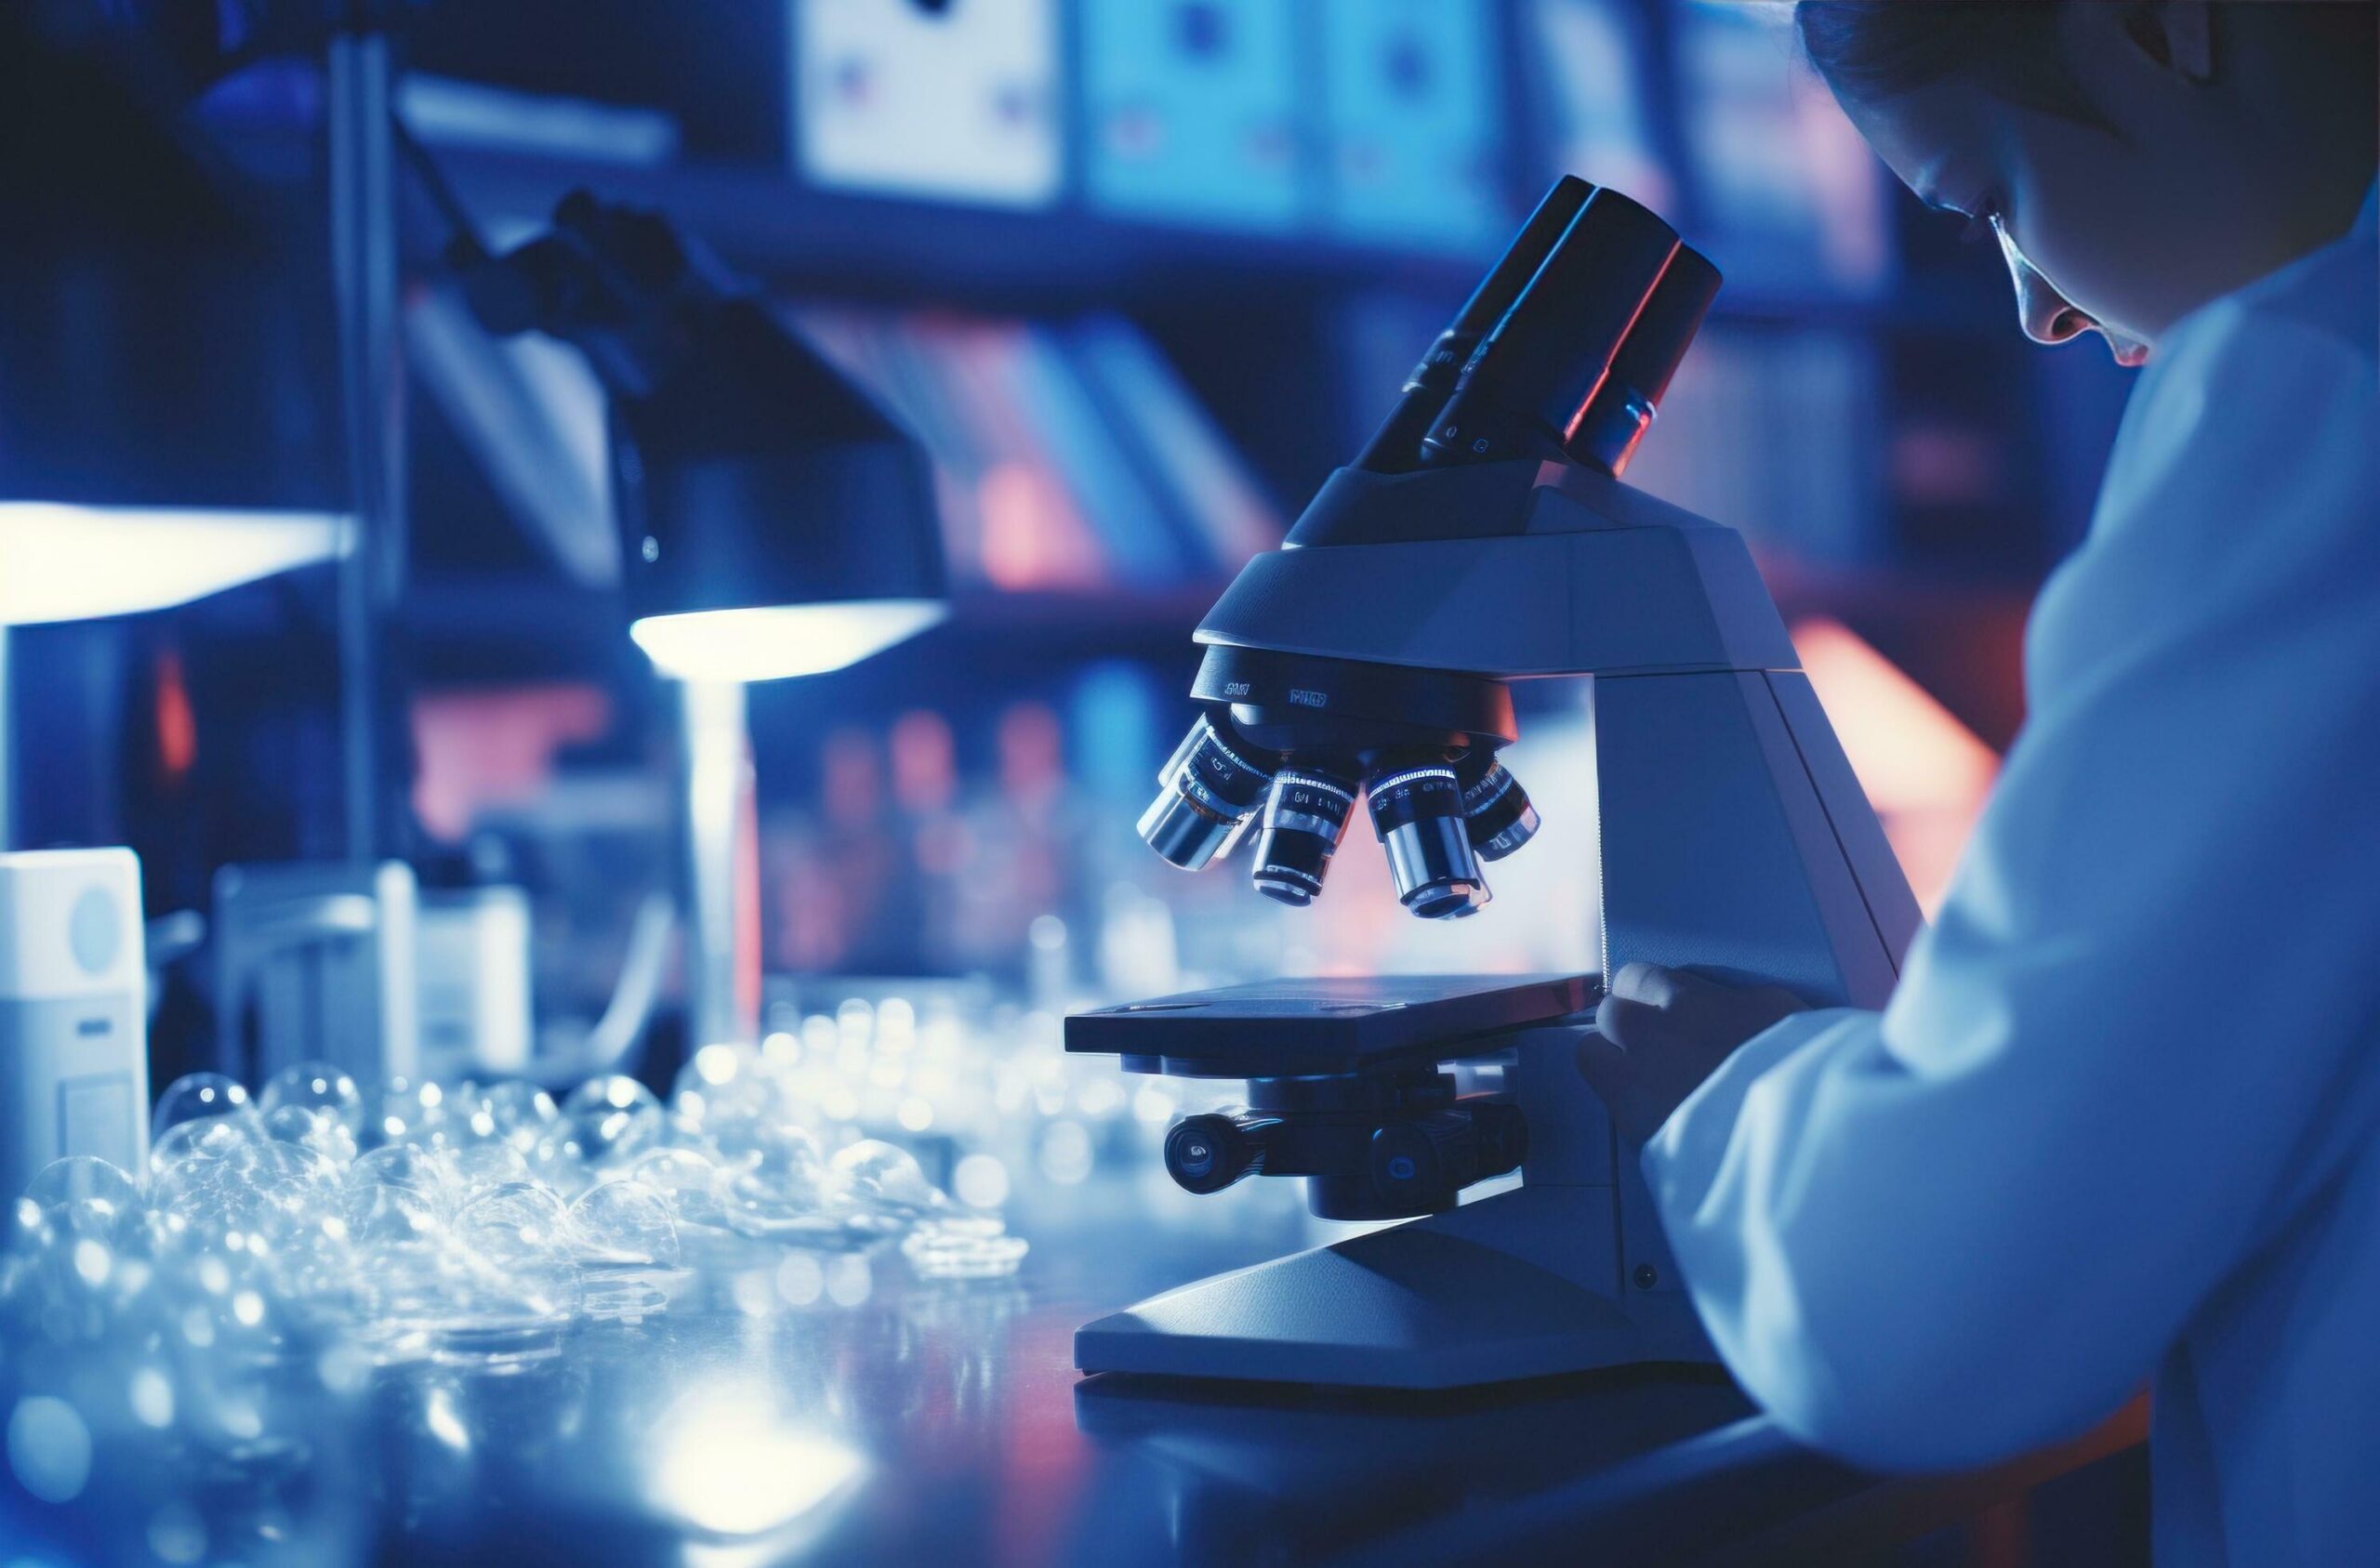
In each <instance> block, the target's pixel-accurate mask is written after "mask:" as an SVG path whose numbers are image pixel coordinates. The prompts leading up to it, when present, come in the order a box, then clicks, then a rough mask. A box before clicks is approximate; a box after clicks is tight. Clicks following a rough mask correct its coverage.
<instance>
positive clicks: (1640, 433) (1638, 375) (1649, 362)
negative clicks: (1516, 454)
mask: <svg viewBox="0 0 2380 1568" xmlns="http://www.w3.org/2000/svg"><path fill="white" fill-rule="evenodd" d="M1718 295H1719V269H1717V268H1716V267H1713V266H1712V265H1711V263H1710V261H1709V260H1708V259H1707V258H1706V257H1703V256H1702V254H1701V253H1700V252H1699V251H1695V250H1691V249H1689V248H1687V247H1686V246H1685V245H1680V246H1678V247H1677V254H1676V255H1675V256H1673V257H1671V258H1670V264H1669V266H1668V267H1667V268H1666V269H1664V270H1662V272H1661V281H1660V282H1659V283H1657V284H1655V285H1654V288H1653V293H1652V296H1651V297H1650V298H1648V299H1646V301H1645V308H1644V310H1640V311H1638V312H1637V315H1636V323H1635V324H1634V325H1633V326H1632V327H1630V328H1629V329H1628V340H1627V341H1626V342H1624V343H1622V344H1621V345H1620V352H1619V353H1617V354H1615V355H1613V356H1612V361H1611V370H1610V372H1609V374H1607V375H1606V376H1604V378H1603V384H1602V385H1601V386H1600V387H1597V388H1596V389H1595V390H1594V392H1593V395H1591V396H1590V397H1589V398H1588V399H1587V402H1586V403H1585V405H1584V406H1583V407H1581V408H1580V410H1579V412H1578V415H1577V416H1576V417H1574V418H1573V419H1572V420H1571V421H1570V428H1569V432H1568V439H1567V440H1566V441H1564V442H1563V450H1564V451H1566V452H1567V453H1568V454H1569V455H1571V456H1572V457H1573V458H1575V459H1577V460H1578V461H1579V462H1581V463H1588V464H1592V465H1593V466H1594V467H1596V468H1601V469H1603V470H1604V471H1605V472H1607V473H1609V474H1612V475H1614V476H1615V477H1616V476H1618V475H1619V474H1620V473H1622V472H1624V471H1625V470H1626V469H1627V468H1628V463H1629V459H1631V458H1633V456H1635V455H1636V443H1637V442H1638V441H1642V440H1643V439H1644V436H1645V432H1646V429H1647V428H1650V427H1651V425H1652V423H1653V414H1654V411H1655V410H1656V409H1657V408H1659V405H1660V402H1661V398H1662V396H1663V394H1665V393H1667V392H1668V391H1669V389H1670V377H1671V376H1675V375H1676V374H1677V367H1678V365H1679V363H1680V362H1683V361H1684V360H1685V358H1686V349H1687V347H1688V346H1690V345H1691V344H1692V343H1693V342H1694V335H1695V334H1696V333H1697V332H1699V331H1700V330H1701V328H1702V318H1703V316H1704V315H1706V314H1707V313H1708V312H1709V311H1710V309H1711V301H1712V300H1713V299H1715V298H1717V297H1718Z"/></svg>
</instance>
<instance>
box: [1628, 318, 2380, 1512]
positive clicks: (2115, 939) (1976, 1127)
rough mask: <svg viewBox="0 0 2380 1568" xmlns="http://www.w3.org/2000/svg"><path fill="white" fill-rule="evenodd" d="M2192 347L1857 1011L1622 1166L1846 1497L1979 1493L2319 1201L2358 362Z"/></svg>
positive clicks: (2370, 874)
mask: <svg viewBox="0 0 2380 1568" xmlns="http://www.w3.org/2000/svg"><path fill="white" fill-rule="evenodd" d="M2227 311H2228V314H2227ZM2202 317H2203V319H2201V318H2194V319H2193V322H2192V323H2185V330H2177V331H2176V332H2175V334H2174V335H2172V343H2171V349H2170V353H2169V354H2168V355H2165V356H2161V360H2160V362H2159V363H2158V364H2157V365H2156V366H2155V367H2152V369H2151V371H2150V372H2149V378H2147V379H2144V382H2143V384H2142V385H2141V386H2140V387H2139V388H2138V389H2136V393H2135V401H2134V404H2133V407H2132V408H2131V409H2130V410H2129V411H2128V412H2127V415H2126V422H2125V426H2124V428H2123V430H2122V434H2121V435H2120V437H2119V440H2118V444H2117V449H2116V453H2115V456H2114V460H2113V462H2112V464H2111V467H2110V472H2109V486H2108V489H2107V491H2106V493H2105V494H2104V496H2103V499H2102V502H2101V507H2100V512H2099V516H2098V517H2097V519H2096V520H2095V523H2094V527H2093V531H2092V536H2091V538H2090V540H2089V542H2088V543H2087V544H2086V545H2085V546H2084V547H2083V549H2082V550H2080V551H2079V552H2078V553H2077V555H2076V556H2075V557H2074V558H2073V559H2072V560H2069V562H2068V564H2067V565H2066V566H2065V567H2064V568H2062V569H2061V571H2060V572H2059V573H2057V574H2056V577H2055V578H2054V579H2053V581H2052V583H2051V585H2050V586H2049V587H2048V589H2047V590H2046V591H2045V593H2044V595H2043V600H2042V602H2041V604H2040V606H2039V607H2038V609H2037V611H2036V613H2035V617H2034V620H2033V625H2032V627H2031V630H2030V636H2029V639H2028V649H2027V662H2028V678H2029V686H2030V690H2031V692H2032V693H2033V695H2034V702H2035V709H2034V713H2033V717H2032V718H2031V719H2030V723H2029V724H2028V727H2027V729H2026V731H2025V732H2024V734H2023V735H2022V736H2021V737H2020V738H2019V740H2018V742H2017V743H2016V745H2015V747H2014V748H2013V750H2012V751H2011V753H2010V756H2009V758H2008V759H2007V764H2006V767H2005V770H2004V771H2003V775H2002V779H2001V782H2000V785H1999V787H1998V789H1997V791H1996V793H1995V795H1994V797H1993V799H1992V801H1991V803H1990V807H1989V809H1988V810H1987V811H1986V813H1985V815H1984V818H1983V820H1982V822H1981V824H1979V826H1978V829H1977V836H1976V837H1975V840H1974V841H1973V843H1972V844H1971V846H1970V849H1969V850H1968V853H1967V855H1966V857H1965V859H1964V862H1963V863H1962V865H1961V867H1960V870H1959V872H1958V874H1957V876H1955V878H1954V880H1953V885H1952V887H1951V889H1950V893H1949V894H1948V896H1947V899H1946V902H1945V903H1944V906H1943V908H1942V910H1941V912H1940V916H1939V917H1938V921H1937V924H1936V925H1935V927H1934V928H1933V929H1931V930H1930V931H1928V932H1926V933H1925V934H1924V935H1923V936H1921V938H1920V939H1919V941H1918V942H1917V943H1916V944H1915V947H1914V948H1913V950H1912V953H1911V958H1910V962H1909V964H1908V966H1907V968H1906V969H1905V971H1904V973H1903V975H1902V978H1901V981H1900V984H1899V987H1898V989H1897V991H1896V992H1895V994H1894V995H1893V998H1892V1000H1891V1003H1890V1005H1889V1006H1888V1008H1886V1009H1885V1011H1884V1012H1883V1013H1882V1014H1877V1013H1871V1012H1864V1011H1856V1010H1846V1009H1837V1010H1831V1011H1822V1012H1814V1013H1807V1014H1803V1015H1799V1016H1796V1017H1794V1018H1792V1019H1789V1020H1787V1021H1784V1022H1783V1023H1780V1024H1779V1025H1778V1026H1777V1027H1775V1028H1774V1029H1771V1030H1769V1031H1767V1032H1765V1034H1761V1035H1759V1036H1757V1037H1755V1038H1754V1039H1753V1040H1752V1041H1750V1042H1749V1043H1747V1044H1746V1045H1745V1046H1744V1047H1743V1048H1741V1049H1740V1050H1739V1051H1738V1052H1737V1053H1736V1054H1735V1055H1734V1056H1733V1057H1731V1058H1730V1059H1729V1060H1728V1061H1727V1062H1726V1064H1725V1065H1723V1066H1722V1068H1721V1069H1720V1070H1719V1072H1718V1073H1717V1074H1714V1075H1713V1076H1712V1078H1711V1079H1710V1080H1709V1081H1708V1082H1707V1083H1705V1084H1704V1085H1703V1086H1702V1087H1701V1088H1700V1089H1699V1090H1698V1091H1697V1093H1696V1094H1695V1095H1694V1096H1693V1097H1692V1098H1690V1099H1689V1100H1687V1101H1686V1103H1685V1104H1684V1105H1682V1106H1681V1107H1680V1108H1679V1109H1678V1111H1677V1112H1676V1113H1674V1114H1673V1116H1672V1117H1671V1118H1670V1120H1669V1121H1668V1122H1667V1123H1666V1124H1665V1125H1664V1127H1662V1128H1661V1130H1660V1132H1659V1134H1658V1136H1657V1137H1656V1138H1655V1139H1654V1140H1653V1141H1652V1143H1651V1144H1650V1145H1649V1146H1648V1147H1647V1148H1646V1151H1645V1155H1644V1168H1645V1171H1646V1177H1647V1179H1648V1182H1649V1184H1650V1187H1651V1190H1652V1192H1653V1193H1654V1196H1655V1200H1656V1203H1657V1205H1658V1206H1659V1212H1660V1214H1661V1216H1662V1219H1663V1223H1664V1227H1665V1229H1666V1231H1667V1233H1668V1238H1669V1241H1670V1244H1671V1245H1672V1247H1673V1250H1674V1251H1675V1253H1676V1255H1677V1258H1678V1260H1679V1264H1680V1266H1681V1269H1682V1271H1683V1273H1684V1276H1685V1279H1686V1284H1687V1286H1688V1288H1689V1289H1690V1290H1691V1291H1692V1293H1693V1296H1694V1298H1695V1301H1696V1305H1697V1307H1698V1309H1699V1311H1700V1313H1701V1316H1702V1319H1703V1321H1704V1323H1705V1324H1706V1325H1707V1326H1708V1327H1709V1329H1710V1331H1711V1333H1712V1337H1713V1339H1714V1341H1715V1343H1716V1345H1717V1348H1718V1349H1719V1351H1720V1352H1721V1354H1722V1355H1723V1356H1724V1357H1725V1359H1726V1363H1727V1364H1728V1365H1729V1367H1730V1368H1731V1369H1732V1370H1733V1371H1734V1372H1735V1373H1736V1375H1737V1376H1738V1377H1739V1379H1740V1380H1741V1381H1742V1383H1743V1384H1744V1385H1745V1387H1746V1388H1747V1390H1749V1391H1750V1392H1751V1393H1752V1394H1753V1395H1754V1396H1755V1397H1756V1398H1757V1399H1759V1400H1760V1401H1761V1403H1763V1404H1764V1405H1765V1406H1766V1407H1767V1408H1768V1409H1769V1410H1770V1411H1771V1412H1773V1414H1774V1415H1775V1416H1776V1417H1777V1418H1778V1420H1779V1421H1780V1422H1781V1423H1782V1424H1783V1425H1784V1426H1785V1428H1786V1429H1787V1430H1790V1431H1791V1432H1792V1433H1794V1434H1795V1435H1796V1436H1798V1437H1800V1438H1802V1439H1803V1440H1805V1441H1806V1442H1810V1443H1814V1444H1817V1445H1818V1446H1821V1447H1824V1448H1827V1449H1830V1450H1832V1451H1834V1452H1837V1453H1840V1454H1842V1455H1844V1456H1847V1457H1849V1458H1851V1459H1853V1460H1855V1461H1858V1462H1862V1463H1866V1464H1869V1465H1872V1466H1876V1467H1878V1468H1883V1469H1930V1468H1939V1467H1949V1466H1957V1465H1965V1464H1973V1463H1980V1462H1985V1461H1988V1460H1990V1459H1993V1458H1997V1457H2000V1456H2006V1455H2008V1454H2011V1453H2015V1452H2018V1451H2021V1450H2023V1449H2025V1448H2028V1447H2030V1446H2033V1445H2036V1444H2038V1443H2043V1442H2046V1441H2049V1440H2052V1439H2055V1438H2057V1437H2060V1436H2063V1435H2066V1434H2068V1433H2070V1432H2073V1431H2076V1430H2082V1429H2083V1428H2084V1427H2087V1425H2088V1424H2089V1423H2090V1422H2092V1421H2093V1420H2095V1419H2096V1418H2097V1417H2099V1416H2103V1415H2105V1414H2106V1413H2107V1412H2109V1410H2111V1409H2112V1408H2114V1407H2115V1406H2116V1405H2117V1404H2119V1403H2121V1402H2122V1399H2123V1398H2124V1397H2126V1396H2127V1395H2128V1394H2129V1392H2130V1391H2131V1390H2134V1389H2135V1388H2136V1387H2137V1386H2138V1385H2139V1383H2140V1382H2141V1380H2142V1379H2143V1377H2145V1376H2146V1375H2147V1374H2148V1373H2149V1371H2150V1369H2151V1368H2152V1366H2153V1365H2154V1364H2155V1362H2156V1361H2157V1359H2158V1357H2159V1356H2160V1355H2161V1353H2162V1351H2164V1350H2165V1349H2166V1348H2167V1347H2168V1346H2169V1345H2170V1344H2171V1343H2172V1342H2173V1341H2174V1340H2175V1337H2177V1335H2178V1334H2179V1332H2180V1330H2181V1329H2182V1327H2183V1325H2184V1324H2185V1323H2186V1321H2187V1319H2188V1316H2189V1315H2190V1313H2191V1312H2192V1311H2193V1310H2194V1308H2195V1307H2196V1306H2197V1305H2198V1304H2199V1303H2200V1302H2201V1301H2202V1299H2203V1298H2205V1297H2206V1295H2207V1294H2208V1292H2209V1291H2210V1290H2211V1289H2212V1288H2213V1287H2214V1286H2215V1285H2216V1284H2217V1283H2218V1282H2219V1281H2220V1280H2221V1279H2222V1278H2223V1276H2224V1275H2226V1274H2227V1273H2228V1272H2230V1271H2232V1270H2233V1269H2235V1268H2237V1267H2238V1266H2239V1265H2240V1264H2241V1261H2242V1259H2243V1258H2246V1257H2247V1256H2248V1255H2249V1254H2250V1253H2251V1252H2252V1251H2253V1250H2254V1247H2255V1245H2257V1242H2258V1239H2259V1237H2260V1235H2263V1234H2265V1233H2268V1232H2269V1230H2270V1229H2271V1227H2272V1226H2273V1225H2274V1224H2275V1223H2276V1222H2277V1221H2278V1220H2279V1219H2281V1218H2283V1217H2284V1215H2285V1210H2286V1206H2287V1201H2289V1200H2288V1194H2289V1193H2290V1192H2303V1191H2304V1190H2305V1183H2306V1182H2307V1181H2308V1180H2310V1179H2318V1178H2319V1174H2320V1173H2319V1172H2309V1171H2307V1170H2306V1169H2305V1168H2304V1166H2305V1163H2306V1161H2307V1157H2308V1154H2309V1152H2310V1150H2311V1148H2312V1145H2311V1143H2310V1141H2309V1140H2308V1136H2307V1135H2308V1130H2309V1128H2310V1127H2315V1126H2316V1125H2317V1124H2318V1123H2319V1121H2320V1118H2321V1115H2322V1113H2323V1111H2324V1108H2325V1103H2326V1099H2327V1098H2328V1097H2329V1096H2331V1095H2332V1094H2333V1093H2334V1087H2335V1086H2336V1084H2337V1083H2338V1082H2339V1081H2340V1080H2341V1079H2342V1077H2343V1074H2344V1072H2345V1064H2346V1062H2347V1053H2349V1052H2351V1051H2353V1050H2354V1049H2356V1048H2357V1047H2358V1042H2359V1039H2360V1038H2361V1039H2365V1040H2368V1039H2371V1038H2373V1037H2374V1036H2373V1034H2372V1033H2371V1031H2372V1027H2373V1021H2374V1019H2375V1017H2380V982H2376V981H2375V976H2380V486H2376V485H2375V479H2374V458H2373V453H2374V447H2375V436H2374V430H2375V407H2374V396H2373V360H2372V350H2371V349H2370V348H2369V347H2368V346H2358V345H2356V344H2354V343H2352V342H2351V341H2349V340H2347V339H2345V338H2342V337H2341V336H2337V335H2335V334H2332V333H2325V332H2324V331H2322V330H2321V329H2319V328H2317V327H2315V326H2311V325H2307V324H2305V323H2298V322H2294V321H2291V320H2288V319H2275V320H2264V319H2257V318H2254V317H2251V316H2248V315H2246V314H2244V313H2243V312H2242V311H2241V310H2232V309H2230V308H2229V307H2228V306H2217V307H2214V308H2212V309H2211V310H2210V312H2206V313H2202Z"/></svg>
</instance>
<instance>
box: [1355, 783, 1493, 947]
mask: <svg viewBox="0 0 2380 1568" xmlns="http://www.w3.org/2000/svg"><path fill="white" fill-rule="evenodd" d="M1368 793H1369V799H1370V805H1371V813H1372V829H1373V831H1374V832H1375V833H1377V834H1378V835H1379V836H1380V841H1381V844H1382V848H1384V849H1385V850H1387V852H1388V868H1389V871H1390V873H1391V874H1392V875H1393V876H1395V879H1396V896H1397V899H1398V901H1399V902H1400V903H1403V904H1404V905H1405V907H1406V908H1408V909H1409V910H1411V911H1412V912H1413V913H1414V914H1416V915H1419V916H1421V917H1422V918H1423V919H1425V920H1441V919H1445V918H1447V917H1448V916H1456V915H1465V914H1469V913H1471V912H1472V911H1473V910H1474V909H1476V908H1477V907H1478V906H1479V905H1481V904H1483V903H1487V902H1488V883H1487V881H1486V879H1485V878H1483V877H1482V876H1480V874H1479V861H1478V857H1477V856H1476V854H1475V853H1474V851H1473V850H1472V847H1471V838H1470V835H1469V832H1468V830H1467V828H1466V826H1465V824H1464V822H1463V815H1462V787H1461V784H1458V783H1457V782H1456V780H1455V773H1454V770H1453V769H1452V768H1450V767H1448V766H1447V765H1446V764H1445V763H1443V762H1439V763H1431V764H1427V765H1424V766H1420V767H1395V768H1388V769H1383V770H1382V771H1380V772H1378V773H1376V774H1375V775H1374V777H1373V778H1372V780H1371V782H1370V784H1369V786H1368Z"/></svg>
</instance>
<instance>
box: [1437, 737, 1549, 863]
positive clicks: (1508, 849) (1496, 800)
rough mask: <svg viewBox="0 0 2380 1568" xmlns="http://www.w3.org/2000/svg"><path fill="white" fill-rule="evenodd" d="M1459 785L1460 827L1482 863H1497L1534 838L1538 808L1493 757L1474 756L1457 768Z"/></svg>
mask: <svg viewBox="0 0 2380 1568" xmlns="http://www.w3.org/2000/svg"><path fill="white" fill-rule="evenodd" d="M1455 777H1456V779H1457V781H1458V782H1459V783H1461V785H1462V817H1463V825H1464V827H1465V829H1466V830H1467V831H1468V833H1469V834H1470V837H1471V847H1472V849H1473V850H1474V852H1476V853H1477V855H1478V856H1479V858H1480V859H1481V860H1483V861H1500V860H1502V859H1503V858H1504V857H1505V856H1506V855H1509V854H1511V853H1512V852H1513V851H1514V850H1517V849H1519V848H1520V847H1521V846H1522V845H1524V844H1526V843H1527V842H1528V841H1529V840H1530V839H1532V838H1534V837H1537V830H1538V828H1539V827H1540V825H1542V824H1541V822H1540V818H1539V817H1538V814H1537V807H1536V806H1535V804H1533V803H1532V802H1531V801H1530V799H1529V797H1528V792H1527V790H1525V789H1523V788H1522V787H1521V784H1520V781H1519V780H1518V779H1516V778H1514V777H1513V775H1512V771H1510V770H1509V769H1507V768H1506V767H1505V766H1504V765H1503V763H1501V761H1498V760H1497V759H1496V757H1495V756H1494V754H1493V753H1489V752H1474V753H1473V755H1472V756H1471V757H1467V758H1463V760H1462V761H1461V763H1458V764H1456V767H1455Z"/></svg>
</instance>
